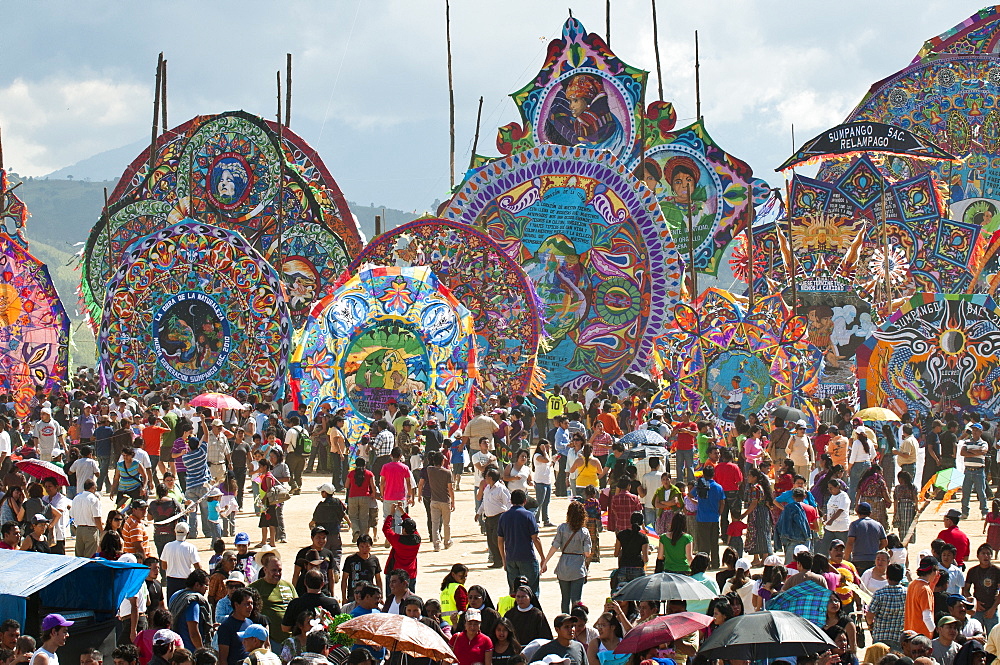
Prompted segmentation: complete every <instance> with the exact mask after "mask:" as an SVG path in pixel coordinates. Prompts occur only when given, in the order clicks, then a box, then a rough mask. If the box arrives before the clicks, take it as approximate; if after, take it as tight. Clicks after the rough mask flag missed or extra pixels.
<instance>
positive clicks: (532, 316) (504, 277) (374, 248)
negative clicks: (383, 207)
mask: <svg viewBox="0 0 1000 665" xmlns="http://www.w3.org/2000/svg"><path fill="white" fill-rule="evenodd" d="M372 265H381V266H397V267H401V268H402V267H416V266H428V267H430V268H431V270H433V271H434V275H435V276H436V277H437V278H438V280H439V281H440V282H441V283H442V284H444V285H445V286H446V287H447V288H448V289H449V290H451V292H452V294H453V295H454V296H455V297H456V298H458V300H459V302H461V303H462V304H463V305H465V308H466V309H468V310H469V312H471V313H472V316H473V318H474V321H475V327H476V349H477V355H478V358H479V363H478V364H479V374H480V384H481V385H480V387H481V388H482V390H483V392H484V393H486V394H492V393H499V394H504V395H526V394H528V393H531V392H534V391H535V389H537V388H540V387H541V381H540V380H538V378H539V377H537V376H536V371H535V370H536V362H537V360H538V344H539V341H540V340H541V337H542V331H543V323H542V320H541V317H540V316H539V311H538V303H537V297H536V296H535V289H534V286H533V285H532V283H531V280H530V279H529V278H528V276H527V275H526V274H525V272H524V271H523V270H522V269H521V266H520V265H518V263H517V262H515V261H514V260H513V259H512V258H511V257H509V256H507V254H505V253H504V251H503V249H501V247H500V246H499V245H498V244H497V243H496V242H494V241H493V240H492V239H491V238H490V237H489V236H488V235H486V234H485V233H483V232H482V231H480V230H479V229H477V228H475V227H474V226H470V225H468V224H462V223H460V222H454V221H448V220H445V219H420V220H417V221H415V222H410V223H409V224H404V225H403V226H400V227H397V228H395V229H393V230H392V231H389V232H387V233H384V234H382V235H381V236H379V237H377V238H375V239H374V240H373V241H372V242H371V243H370V244H368V245H367V246H366V247H365V249H364V250H363V251H362V252H361V254H359V255H358V256H357V258H355V259H354V261H353V262H352V263H351V265H350V267H349V268H348V272H349V273H352V274H353V273H354V272H355V271H357V270H358V269H359V268H361V267H363V266H372Z"/></svg>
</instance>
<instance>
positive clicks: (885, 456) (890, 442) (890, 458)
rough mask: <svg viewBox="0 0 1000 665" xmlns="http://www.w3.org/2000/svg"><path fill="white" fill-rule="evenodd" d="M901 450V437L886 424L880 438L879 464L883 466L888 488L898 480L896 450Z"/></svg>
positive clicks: (883, 474)
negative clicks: (894, 453) (894, 452)
mask: <svg viewBox="0 0 1000 665" xmlns="http://www.w3.org/2000/svg"><path fill="white" fill-rule="evenodd" d="M897 448H899V436H898V434H897V433H896V431H895V430H894V429H893V427H892V425H890V424H889V423H886V424H884V425H882V431H881V432H880V433H879V437H878V451H879V456H878V459H879V463H880V464H881V465H882V476H883V477H884V478H885V484H886V485H887V486H888V485H890V484H891V483H892V481H893V480H894V479H895V478H896V456H895V455H893V452H892V451H894V450H896V449H897Z"/></svg>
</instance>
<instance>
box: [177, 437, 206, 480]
mask: <svg viewBox="0 0 1000 665" xmlns="http://www.w3.org/2000/svg"><path fill="white" fill-rule="evenodd" d="M181 457H182V459H183V460H184V466H185V468H186V469H187V487H197V486H199V485H204V484H206V483H208V481H209V478H211V476H210V475H209V473H208V451H207V450H206V448H205V446H204V445H200V446H198V447H197V448H195V449H194V450H189V451H188V452H186V453H184V454H183V455H182V456H181Z"/></svg>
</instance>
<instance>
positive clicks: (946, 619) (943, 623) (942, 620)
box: [937, 614, 959, 628]
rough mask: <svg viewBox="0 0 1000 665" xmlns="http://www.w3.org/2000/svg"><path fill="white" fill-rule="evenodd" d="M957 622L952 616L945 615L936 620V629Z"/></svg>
mask: <svg viewBox="0 0 1000 665" xmlns="http://www.w3.org/2000/svg"><path fill="white" fill-rule="evenodd" d="M958 622H959V621H958V619H956V618H955V617H953V616H952V615H950V614H945V615H944V616H943V617H941V618H940V619H938V622H937V627H938V628H940V627H941V626H947V625H948V624H949V623H958Z"/></svg>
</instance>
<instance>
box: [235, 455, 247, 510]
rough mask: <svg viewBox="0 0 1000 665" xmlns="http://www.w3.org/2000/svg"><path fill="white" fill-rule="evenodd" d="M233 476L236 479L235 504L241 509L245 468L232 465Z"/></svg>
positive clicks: (245, 478) (245, 481)
mask: <svg viewBox="0 0 1000 665" xmlns="http://www.w3.org/2000/svg"><path fill="white" fill-rule="evenodd" d="M233 478H235V479H236V505H238V506H239V507H240V510H243V490H244V488H245V487H246V484H247V468H246V467H245V466H243V467H239V466H237V467H233Z"/></svg>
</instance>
